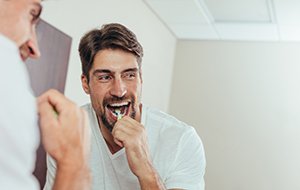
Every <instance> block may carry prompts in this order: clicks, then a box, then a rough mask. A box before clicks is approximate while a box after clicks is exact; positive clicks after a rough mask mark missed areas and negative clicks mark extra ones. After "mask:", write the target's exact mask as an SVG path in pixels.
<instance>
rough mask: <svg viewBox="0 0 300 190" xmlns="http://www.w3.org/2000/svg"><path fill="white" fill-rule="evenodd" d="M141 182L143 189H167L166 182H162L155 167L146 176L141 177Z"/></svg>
mask: <svg viewBox="0 0 300 190" xmlns="http://www.w3.org/2000/svg"><path fill="white" fill-rule="evenodd" d="M138 179H139V183H140V186H141V190H166V188H165V186H164V184H163V183H162V181H161V179H160V176H159V175H158V173H157V172H156V171H155V169H153V170H152V171H151V172H149V173H148V174H147V175H146V176H144V177H139V178H138Z"/></svg>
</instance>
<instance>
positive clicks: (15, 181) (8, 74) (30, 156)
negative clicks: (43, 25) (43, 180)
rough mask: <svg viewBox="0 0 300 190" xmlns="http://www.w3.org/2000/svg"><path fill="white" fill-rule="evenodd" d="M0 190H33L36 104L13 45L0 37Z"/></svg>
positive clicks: (37, 141)
mask: <svg viewBox="0 0 300 190" xmlns="http://www.w3.org/2000/svg"><path fill="white" fill-rule="evenodd" d="M0 62H1V66H0V68H1V69H0V88H1V93H0V151H1V153H0V189H7V190H8V189H9V190H19V189H22V190H35V189H38V183H37V180H36V179H35V177H34V176H33V175H32V172H33V169H34V166H35V159H36V158H35V157H36V149H37V147H38V143H39V134H38V128H37V118H36V117H37V116H36V113H37V112H36V103H35V98H34V96H33V95H32V92H31V90H30V89H31V88H30V86H29V79H28V76H27V71H26V68H25V65H24V63H23V62H22V61H21V58H20V55H19V50H18V48H17V46H16V45H15V44H14V43H13V42H12V41H11V40H9V39H8V38H6V37H4V36H2V35H1V34H0Z"/></svg>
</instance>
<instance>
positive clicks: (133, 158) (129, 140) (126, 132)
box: [112, 116, 166, 190]
mask: <svg viewBox="0 0 300 190" xmlns="http://www.w3.org/2000/svg"><path fill="white" fill-rule="evenodd" d="M112 135H113V137H114V141H115V143H116V144H118V145H119V146H121V147H125V151H126V156H127V160H128V165H129V167H130V169H131V171H132V173H133V174H134V175H135V176H137V178H138V180H139V183H140V187H141V189H142V190H165V189H166V188H165V187H164V184H163V183H162V181H161V179H160V176H159V175H158V173H157V171H156V169H155V168H154V167H153V166H152V161H151V157H150V152H149V148H148V143H147V135H146V131H145V128H144V127H143V126H142V124H141V123H139V122H137V121H136V120H134V119H132V118H130V117H128V116H125V117H124V118H122V119H120V120H119V121H118V122H117V123H116V124H115V126H114V129H113V131H112Z"/></svg>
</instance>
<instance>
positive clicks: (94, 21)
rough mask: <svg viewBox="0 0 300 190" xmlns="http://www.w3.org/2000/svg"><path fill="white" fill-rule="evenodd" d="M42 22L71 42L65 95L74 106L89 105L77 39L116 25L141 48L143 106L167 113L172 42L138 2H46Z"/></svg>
mask: <svg viewBox="0 0 300 190" xmlns="http://www.w3.org/2000/svg"><path fill="white" fill-rule="evenodd" d="M43 6H44V10H43V11H44V12H43V14H42V18H43V19H44V20H46V21H47V22H49V23H50V24H52V25H54V26H55V27H57V28H58V29H60V30H62V31H63V32H65V33H67V34H68V35H70V36H71V37H72V38H73V44H72V50H71V57H70V62H69V71H68V76H67V83H66V89H65V94H66V96H68V97H69V98H71V99H72V100H74V101H76V102H77V103H78V104H80V105H81V104H84V103H86V102H89V97H88V96H87V95H85V94H84V92H83V90H82V89H81V83H80V75H81V64H80V58H79V55H78V51H77V48H78V44H79V40H80V38H81V37H82V36H83V35H84V34H85V33H86V32H87V31H88V30H90V29H93V28H96V27H100V26H101V25H102V24H105V23H111V22H118V23H122V24H124V25H126V26H127V27H128V28H129V29H130V30H132V31H133V32H134V33H135V34H136V35H137V37H138V40H139V41H140V42H141V44H142V46H143V47H144V54H145V56H144V60H143V66H142V67H143V79H144V84H143V102H144V103H146V104H149V105H153V106H155V107H158V108H160V109H162V110H164V111H167V109H168V105H169V96H170V88H171V79H172V70H173V61H174V60H173V59H174V53H175V46H176V39H175V37H174V36H172V34H171V33H170V32H169V31H168V30H167V29H166V27H165V26H164V25H163V24H162V23H161V22H160V21H159V20H158V18H157V17H156V16H155V15H154V14H153V13H152V12H151V11H150V10H149V9H148V7H147V6H146V5H145V4H144V3H143V1H141V0H126V1H121V0H59V1H56V0H52V1H51V0H47V1H45V2H43Z"/></svg>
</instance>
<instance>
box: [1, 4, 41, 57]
mask: <svg viewBox="0 0 300 190" xmlns="http://www.w3.org/2000/svg"><path fill="white" fill-rule="evenodd" d="M40 3H41V0H7V1H0V10H1V17H2V19H1V18H0V23H1V26H2V28H1V30H0V32H1V33H2V34H3V35H5V36H7V37H8V38H10V39H11V40H12V41H14V42H15V43H16V45H17V46H19V47H21V46H23V48H24V47H25V46H26V47H27V49H28V50H29V52H30V54H29V56H30V57H34V58H36V57H38V56H39V50H38V46H37V42H36V33H35V27H36V23H37V22H38V19H39V16H40V13H41V11H42V6H41V4H40ZM24 58H25V57H24Z"/></svg>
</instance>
